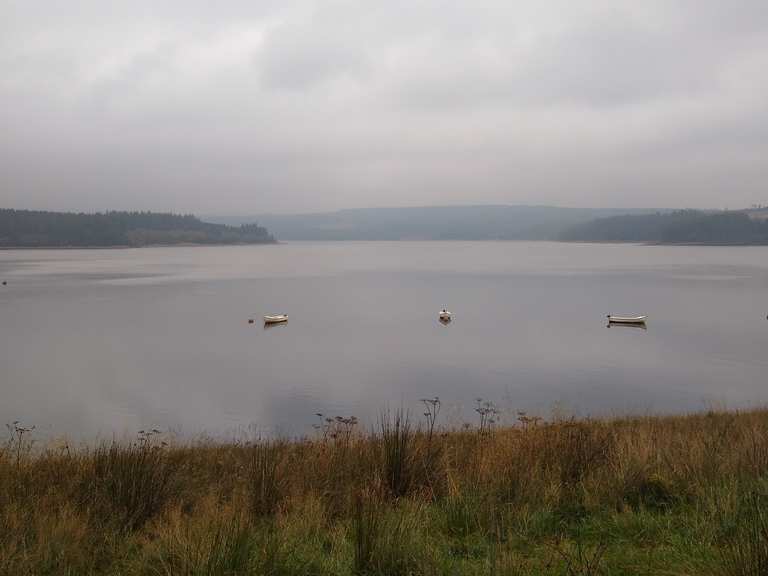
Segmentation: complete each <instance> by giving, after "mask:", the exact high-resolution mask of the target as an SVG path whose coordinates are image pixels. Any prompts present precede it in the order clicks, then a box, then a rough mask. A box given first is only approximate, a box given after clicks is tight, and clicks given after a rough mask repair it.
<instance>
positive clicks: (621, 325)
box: [606, 320, 648, 330]
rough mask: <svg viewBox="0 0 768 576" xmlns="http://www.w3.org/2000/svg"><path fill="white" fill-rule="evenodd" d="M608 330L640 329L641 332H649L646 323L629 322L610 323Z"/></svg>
mask: <svg viewBox="0 0 768 576" xmlns="http://www.w3.org/2000/svg"><path fill="white" fill-rule="evenodd" d="M606 328H639V329H640V330H648V326H646V323H645V322H642V323H640V322H638V323H628V322H611V321H610V320H609V321H608V324H607V326H606Z"/></svg>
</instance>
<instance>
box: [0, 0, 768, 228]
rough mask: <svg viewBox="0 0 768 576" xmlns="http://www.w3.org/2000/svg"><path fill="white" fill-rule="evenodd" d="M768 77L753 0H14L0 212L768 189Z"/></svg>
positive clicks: (1, 14)
mask: <svg viewBox="0 0 768 576" xmlns="http://www.w3.org/2000/svg"><path fill="white" fill-rule="evenodd" d="M767 67H768V3H765V2H764V1H762V0H761V1H756V0H743V1H742V2H739V3H738V4H734V3H728V2H726V1H725V0H696V1H694V0H675V1H672V2H669V1H662V0H648V2H643V3H626V4H617V3H616V2H613V1H608V0H589V1H587V2H580V3H574V2H570V1H566V0H548V1H546V2H535V3H534V2H529V1H526V0H517V1H514V2H501V1H499V2H487V3H482V5H477V6H475V5H472V4H469V3H466V4H462V3H455V2H447V1H442V0H425V1H423V2H418V3H413V2H404V1H403V2H400V1H393V2H388V3H378V2H376V3H374V2H351V1H330V2H314V1H310V0H306V1H304V0H299V1H291V2H245V1H233V2H228V3H226V4H225V5H224V4H216V3H209V2H202V1H197V0H195V1H187V2H180V1H176V0H169V1H167V2H163V3H160V4H157V3H149V2H146V3H145V2H135V3H120V4H117V5H112V4H110V5H109V6H107V5H106V4H104V3H102V2H85V1H81V2H70V3H59V2H53V1H50V2H47V1H43V0H41V1H40V2H34V3H32V2H5V3H0V205H4V206H17V207H32V208H56V209H105V208H112V207H114V208H153V209H174V210H179V211H185V212H186V211H199V212H207V213H227V212H230V213H231V212H241V211H242V212H251V213H254V212H270V211H309V210H323V209H336V208H342V207H355V206H373V205H402V204H439V203H452V204H455V203H461V202H467V203H470V202H471V203H482V202H488V203H532V204H533V203H535V204H540V203H557V204H565V205H595V204H601V205H616V206H643V205H645V206H648V205H654V206H678V205H686V206H693V205H699V206H720V205H722V202H721V196H722V187H723V186H725V185H724V183H726V182H728V181H729V180H730V181H734V180H736V181H738V185H737V186H729V187H728V192H729V194H730V195H731V196H732V197H733V198H734V199H733V200H731V201H730V202H729V204H730V205H731V206H736V205H739V204H742V205H748V204H751V203H753V202H761V203H764V202H765V198H762V197H761V195H762V194H763V192H762V188H763V186H762V183H763V182H765V180H766V178H767V177H768V165H765V163H764V162H762V161H761V160H760V158H761V157H762V151H763V150H764V149H765V144H766V138H765V126H766V124H768V109H766V106H765V102H766V101H768V80H766V79H765V74H764V70H765V69H766V68H767ZM734 175H738V178H734Z"/></svg>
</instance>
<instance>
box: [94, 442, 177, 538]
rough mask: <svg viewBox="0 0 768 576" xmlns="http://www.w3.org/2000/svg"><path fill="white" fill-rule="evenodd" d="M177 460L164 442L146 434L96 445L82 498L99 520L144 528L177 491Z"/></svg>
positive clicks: (128, 528) (124, 526)
mask: <svg viewBox="0 0 768 576" xmlns="http://www.w3.org/2000/svg"><path fill="white" fill-rule="evenodd" d="M176 469H177V464H176V463H175V462H174V461H173V460H172V459H171V458H170V457H169V455H168V452H167V451H166V450H165V448H164V446H162V445H157V444H155V443H153V442H151V441H150V440H148V439H146V438H144V439H142V440H140V441H138V442H132V443H130V444H127V445H121V444H119V443H117V442H112V443H111V444H109V445H104V444H102V445H101V446H99V447H97V448H96V449H95V450H94V452H93V454H92V455H91V459H90V466H89V467H88V469H87V470H86V472H85V476H84V478H83V481H82V484H81V490H80V492H81V502H82V503H83V504H84V505H85V506H86V507H87V509H88V511H89V512H90V513H91V516H92V519H93V520H95V521H96V522H97V523H99V524H113V523H117V525H118V526H119V527H120V528H121V529H123V530H125V531H128V532H131V531H134V530H137V529H139V528H141V527H142V526H143V525H144V524H145V523H146V522H148V521H149V520H150V519H151V518H153V517H154V516H155V515H157V514H158V513H159V512H161V511H162V510H163V508H164V507H165V505H166V504H167V503H168V502H169V501H170V500H171V498H172V497H173V496H174V494H175V493H176V489H177V486H176V483H175V480H176V478H175V473H176Z"/></svg>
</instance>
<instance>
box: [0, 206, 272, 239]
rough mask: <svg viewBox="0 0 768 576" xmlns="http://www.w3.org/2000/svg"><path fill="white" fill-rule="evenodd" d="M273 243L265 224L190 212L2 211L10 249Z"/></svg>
mask: <svg viewBox="0 0 768 576" xmlns="http://www.w3.org/2000/svg"><path fill="white" fill-rule="evenodd" d="M274 241H275V240H274V238H273V237H272V236H271V235H270V234H269V232H267V230H266V228H263V227H261V226H257V225H255V224H242V225H239V226H226V225H223V224H211V223H209V222H203V221H201V220H199V219H198V218H196V217H194V216H189V215H187V216H181V215H176V214H159V213H153V212H105V213H96V214H83V213H79V214H75V213H70V212H38V211H32V210H10V209H0V247H5V248H10V247H27V248H31V247H76V246H81V247H82V246H146V245H152V244H262V243H271V242H274Z"/></svg>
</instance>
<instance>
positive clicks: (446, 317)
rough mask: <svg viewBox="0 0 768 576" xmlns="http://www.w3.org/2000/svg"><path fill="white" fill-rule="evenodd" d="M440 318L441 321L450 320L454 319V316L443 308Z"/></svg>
mask: <svg viewBox="0 0 768 576" xmlns="http://www.w3.org/2000/svg"><path fill="white" fill-rule="evenodd" d="M439 317H440V320H450V319H451V318H453V314H452V313H450V312H448V310H446V309H445V308H443V309H442V310H440V314H439Z"/></svg>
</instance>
